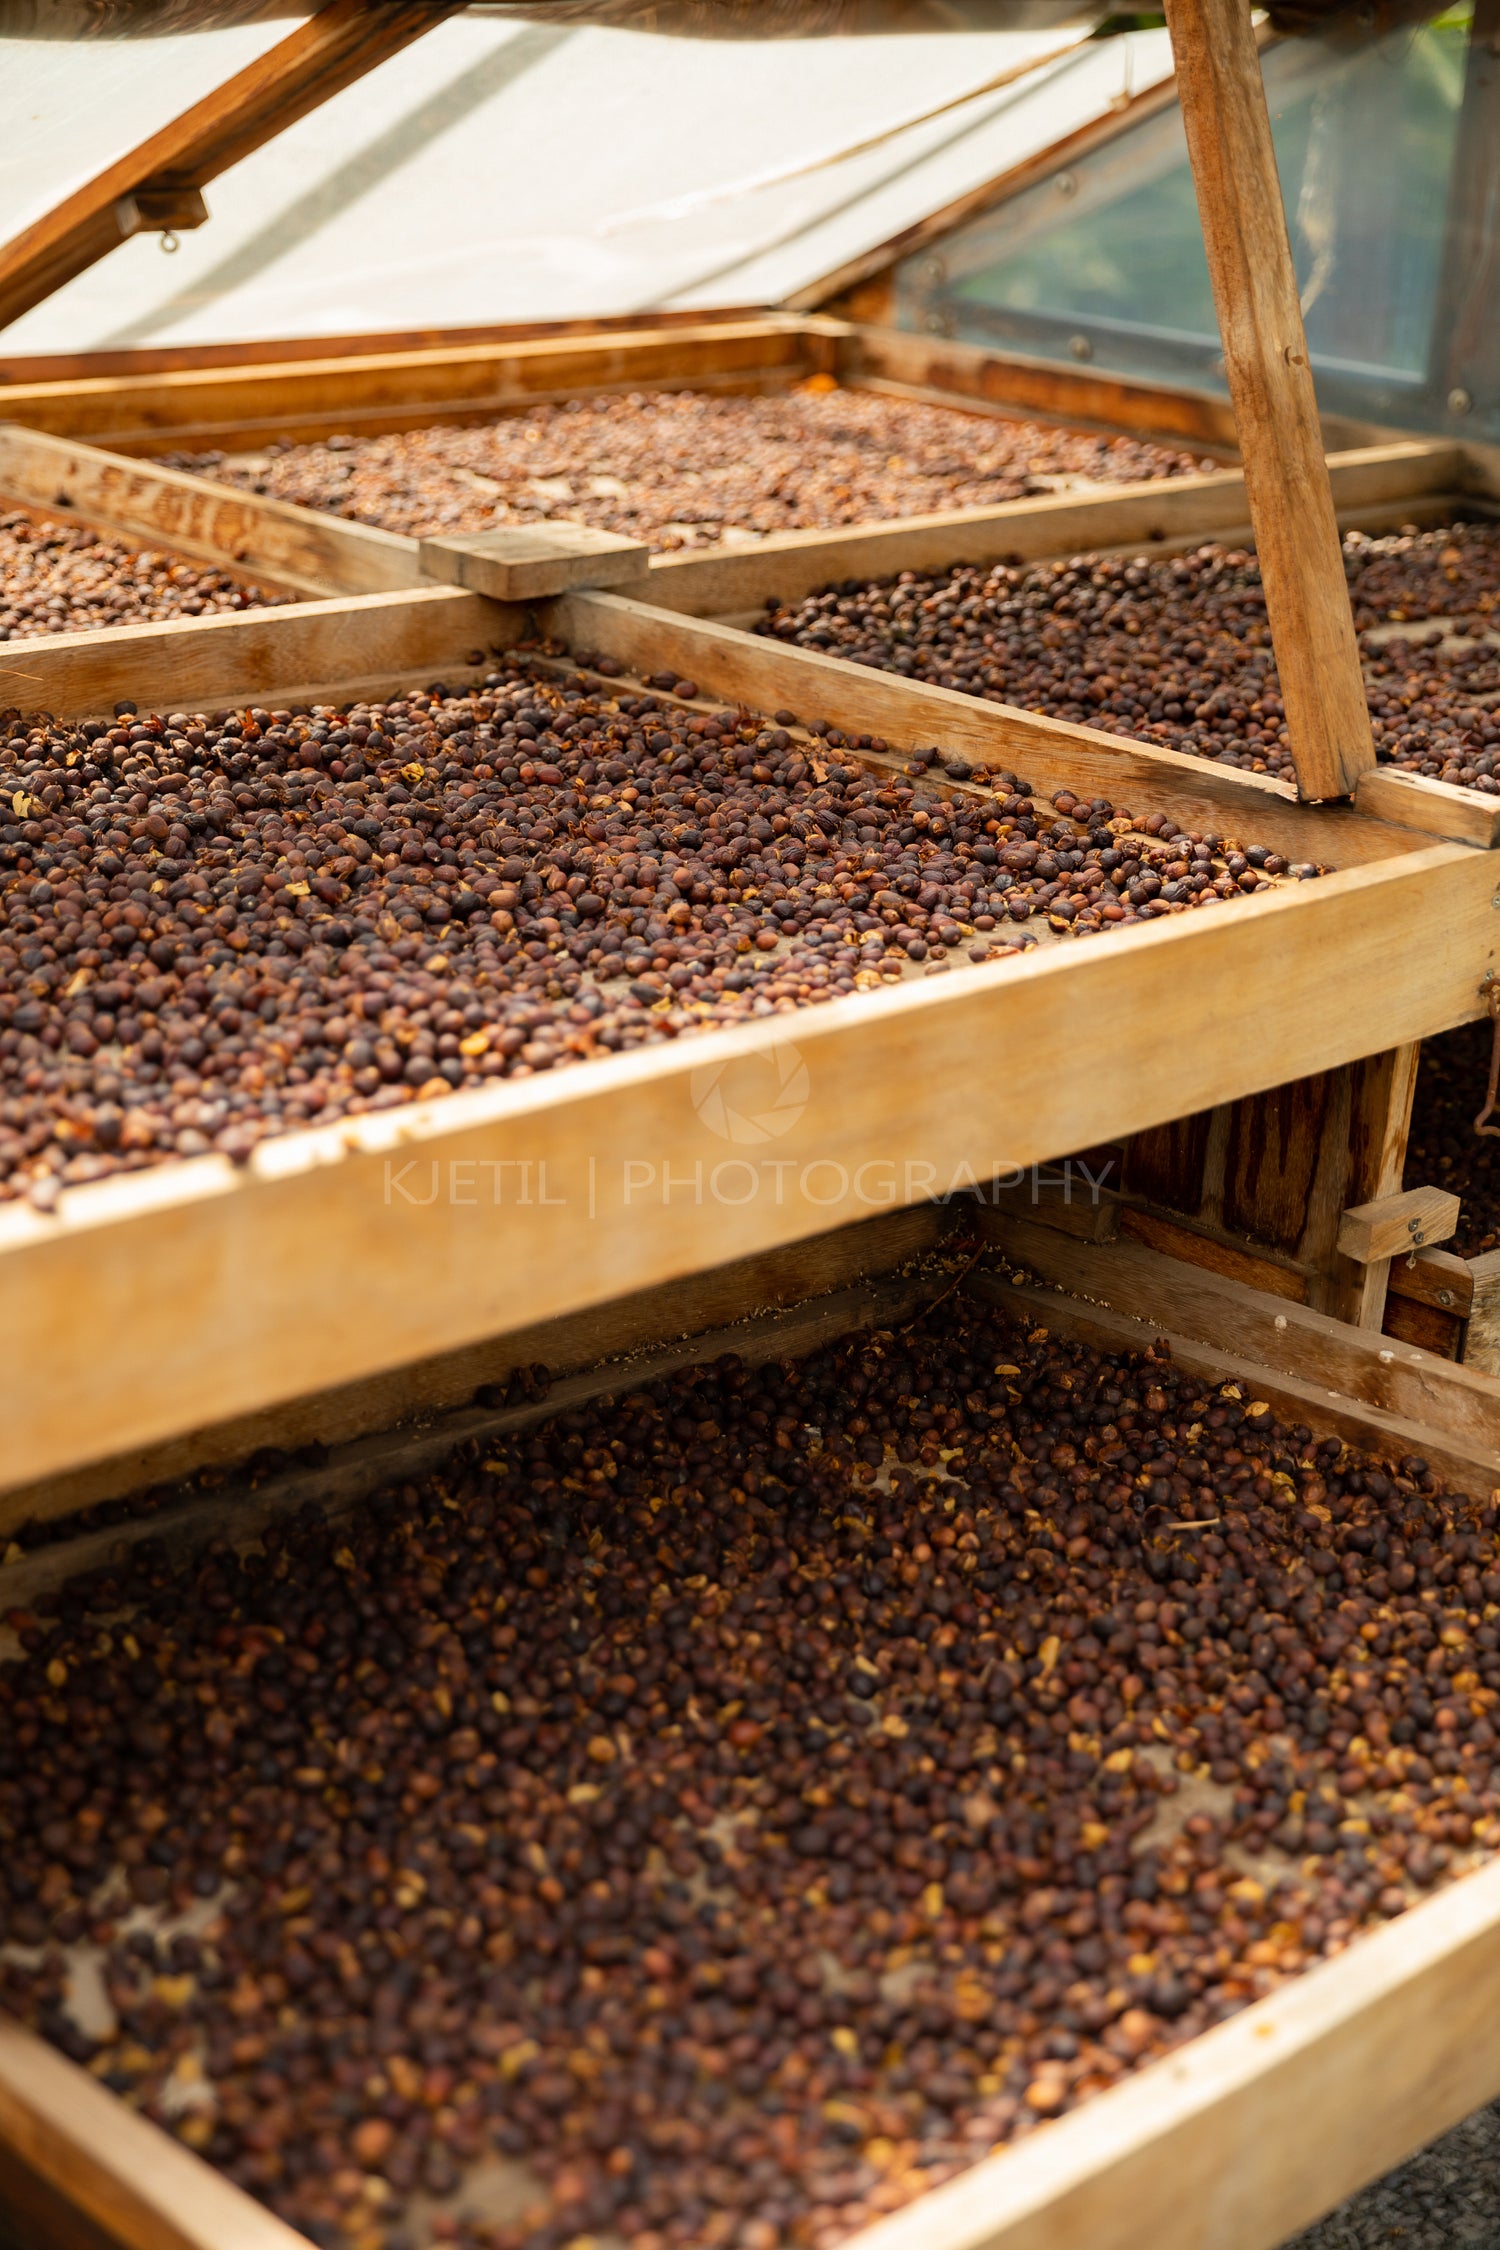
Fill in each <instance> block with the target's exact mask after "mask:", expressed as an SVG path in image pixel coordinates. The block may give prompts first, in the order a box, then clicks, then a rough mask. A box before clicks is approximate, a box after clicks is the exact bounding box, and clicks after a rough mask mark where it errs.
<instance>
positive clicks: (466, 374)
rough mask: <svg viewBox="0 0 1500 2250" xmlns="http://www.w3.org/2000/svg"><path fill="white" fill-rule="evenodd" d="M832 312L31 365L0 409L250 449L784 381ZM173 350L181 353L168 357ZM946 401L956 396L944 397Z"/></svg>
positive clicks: (810, 363) (123, 433) (825, 337)
mask: <svg viewBox="0 0 1500 2250" xmlns="http://www.w3.org/2000/svg"><path fill="white" fill-rule="evenodd" d="M851 334H852V331H851V330H850V328H849V326H848V323H847V322H845V321H836V320H825V319H823V318H822V317H821V316H820V315H818V314H815V313H778V312H765V313H755V314H752V315H750V316H749V317H746V318H740V319H736V320H724V319H722V318H719V319H715V318H714V317H713V316H712V315H704V316H703V318H702V319H701V320H700V321H698V322H697V323H695V324H691V325H686V324H682V323H680V322H678V321H675V320H674V321H670V322H666V323H662V324H660V325H658V324H657V323H655V322H654V321H653V320H651V319H650V318H647V319H645V320H642V321H640V322H639V323H637V324H635V325H633V326H629V327H611V328H606V329H600V330H598V331H595V332H587V333H584V334H581V335H579V334H574V335H561V336H555V335H554V336H548V335H543V336H537V335H535V334H531V335H527V334H522V335H520V336H510V335H508V334H507V333H506V331H505V330H503V329H502V330H498V331H495V332H494V333H493V334H492V336H491V337H490V338H489V339H486V340H478V341H476V340H472V339H471V340H466V341H464V342H447V343H441V342H439V343H431V344H425V345H415V346H411V345H408V346H404V347H400V348H394V349H391V350H386V351H380V350H362V351H358V352H351V353H340V352H338V351H337V349H336V348H335V347H332V346H330V349H329V351H328V353H327V354H326V356H323V357H318V358H305V357H302V356H300V352H301V349H302V347H300V346H299V348H298V356H292V357H288V358H286V359H282V360H277V359H265V358H262V357H260V356H256V357H254V358H251V359H247V360H246V361H244V362H242V363H240V364H238V365H225V364H224V362H223V360H222V358H221V357H220V356H219V355H217V354H212V353H206V354H205V355H204V360H203V363H201V364H199V365H196V366H194V365H183V364H181V363H180V361H179V364H177V365H174V366H170V367H165V368H156V367H152V368H148V369H145V370H143V371H141V372H139V373H124V374H122V373H120V372H118V371H116V370H115V369H114V368H113V366H112V367H111V370H110V371H109V372H101V373H99V374H68V375H63V376H58V377H55V378H52V379H47V378H45V377H43V378H41V379H38V378H36V377H35V376H31V377H28V378H27V379H24V380H21V381H15V382H9V383H5V384H3V385H0V417H3V418H4V419H5V420H8V421H18V422H24V423H26V424H28V425H29V426H30V427H31V428H33V429H41V430H50V431H52V432H54V433H55V434H57V435H59V436H65V437H82V438H100V437H104V438H107V440H108V442H109V443H110V445H111V446H113V447H114V448H115V450H116V451H118V452H126V453H156V452H161V451H164V450H167V449H169V448H174V447H184V446H186V447H193V448H202V447H210V446H226V447H230V448H233V449H236V450H240V451H250V450H255V449H257V448H259V447H261V446H263V445H265V444H267V443H268V442H269V441H271V440H273V439H274V440H278V441H285V442H292V443H296V442H300V441H301V440H303V439H306V438H319V437H326V436H328V435H330V434H331V433H332V432H335V431H348V432H350V433H352V434H354V435H357V436H370V435H373V434H375V433H377V432H380V431H386V430H408V429H413V428H419V427H421V426H423V425H425V424H428V423H435V422H448V423H461V422H476V421H487V420H490V419H491V418H493V417H494V416H495V415H497V414H506V413H514V412H518V411H520V410H521V409H523V408H525V407H528V406H538V405H543V404H545V403H547V402H548V401H550V400H559V399H571V398H578V397H583V396H600V395H605V394H608V393H610V392H620V391H632V390H639V389H648V390H662V389H667V390H688V389H691V390H702V391H716V390H717V391H761V390H784V389H786V388H787V387H788V386H789V385H790V384H792V383H796V382H800V381H802V380H804V379H805V378H806V377H807V376H809V375H820V374H829V373H832V372H834V368H835V358H836V351H837V347H838V345H839V343H840V342H841V341H842V340H843V339H845V338H847V337H848V336H850V335H851ZM181 356H182V357H183V358H186V357H187V355H186V354H184V355H181ZM956 403H959V402H956Z"/></svg>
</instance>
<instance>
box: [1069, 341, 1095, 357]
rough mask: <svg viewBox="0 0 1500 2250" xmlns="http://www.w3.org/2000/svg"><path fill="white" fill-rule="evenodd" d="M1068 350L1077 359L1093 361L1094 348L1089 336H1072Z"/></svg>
mask: <svg viewBox="0 0 1500 2250" xmlns="http://www.w3.org/2000/svg"><path fill="white" fill-rule="evenodd" d="M1068 349H1069V351H1070V352H1071V353H1072V354H1073V357H1074V358H1075V359H1092V358H1093V356H1094V347H1093V345H1092V344H1091V343H1090V342H1089V340H1088V338H1087V336H1070V337H1069V338H1068Z"/></svg>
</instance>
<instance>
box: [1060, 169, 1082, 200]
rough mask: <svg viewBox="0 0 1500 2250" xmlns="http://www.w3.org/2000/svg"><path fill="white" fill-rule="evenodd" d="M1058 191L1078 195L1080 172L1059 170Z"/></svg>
mask: <svg viewBox="0 0 1500 2250" xmlns="http://www.w3.org/2000/svg"><path fill="white" fill-rule="evenodd" d="M1057 192H1058V194H1059V195H1076V194H1077V193H1078V174H1077V173H1076V172H1059V173H1058V175H1057Z"/></svg>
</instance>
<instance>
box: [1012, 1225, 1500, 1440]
mask: <svg viewBox="0 0 1500 2250" xmlns="http://www.w3.org/2000/svg"><path fill="white" fill-rule="evenodd" d="M982 1223H983V1226H984V1229H985V1232H986V1233H987V1235H989V1236H990V1238H991V1239H992V1240H994V1241H995V1242H996V1243H997V1244H998V1246H999V1247H1000V1248H1002V1249H1003V1250H1004V1252H1005V1254H1006V1256H1007V1257H1010V1258H1014V1259H1016V1260H1017V1261H1018V1262H1019V1263H1021V1264H1022V1265H1024V1266H1025V1267H1026V1268H1027V1270H1028V1271H1030V1272H1032V1273H1035V1274H1037V1275H1039V1276H1040V1277H1041V1279H1043V1280H1044V1281H1049V1282H1051V1283H1052V1284H1053V1285H1054V1286H1055V1287H1057V1288H1061V1289H1066V1290H1068V1291H1070V1292H1071V1293H1072V1294H1074V1295H1076V1296H1085V1297H1089V1298H1093V1299H1095V1300H1097V1301H1098V1302H1100V1303H1103V1304H1107V1305H1111V1306H1113V1307H1114V1309H1115V1310H1116V1311H1117V1312H1122V1313H1128V1314H1130V1315H1131V1316H1132V1318H1134V1319H1137V1320H1143V1321H1145V1322H1147V1323H1148V1324H1153V1323H1154V1324H1155V1325H1156V1326H1157V1327H1158V1328H1160V1329H1162V1330H1170V1331H1171V1332H1172V1333H1173V1334H1174V1335H1177V1336H1183V1337H1188V1338H1191V1339H1192V1340H1193V1341H1194V1342H1196V1343H1200V1344H1204V1345H1207V1346H1208V1347H1209V1348H1210V1349H1211V1350H1214V1351H1220V1352H1233V1353H1236V1354H1238V1355H1239V1356H1240V1357H1241V1358H1242V1359H1247V1360H1253V1361H1255V1362H1256V1363H1257V1364H1259V1365H1261V1366H1263V1367H1265V1368H1267V1369H1269V1370H1270V1371H1271V1372H1273V1373H1275V1374H1278V1375H1284V1376H1288V1377H1291V1378H1292V1379H1293V1380H1295V1381H1297V1382H1300V1383H1304V1384H1306V1385H1308V1386H1309V1387H1310V1388H1312V1389H1314V1390H1320V1391H1324V1392H1335V1393H1337V1394H1338V1395H1339V1396H1340V1397H1342V1398H1344V1399H1347V1400H1353V1401H1355V1402H1356V1403H1357V1404H1359V1405H1362V1406H1367V1407H1378V1408H1379V1409H1380V1410H1381V1411H1382V1412H1383V1413H1387V1414H1394V1415H1397V1416H1399V1417H1400V1418H1401V1419H1402V1420H1404V1421H1408V1422H1414V1423H1422V1424H1425V1425H1428V1426H1430V1427H1433V1428H1438V1429H1441V1430H1443V1431H1445V1432H1446V1434H1447V1437H1448V1440H1449V1442H1450V1443H1451V1444H1454V1445H1461V1446H1462V1447H1463V1448H1464V1449H1465V1450H1466V1451H1467V1453H1468V1455H1469V1457H1470V1458H1471V1459H1472V1460H1479V1459H1483V1460H1485V1461H1493V1462H1494V1464H1495V1479H1494V1481H1495V1482H1496V1483H1500V1382H1497V1381H1496V1380H1495V1379H1494V1378H1493V1377H1491V1376H1488V1375H1483V1374H1480V1373H1477V1372H1476V1371H1475V1370H1474V1369H1473V1368H1469V1367H1458V1366H1455V1365H1454V1363H1453V1362H1452V1361H1451V1360H1446V1359H1439V1358H1435V1357H1433V1355H1431V1354H1430V1353H1427V1352H1423V1351H1417V1350H1414V1349H1413V1348H1412V1347H1410V1346H1408V1345H1403V1344H1398V1343H1394V1342H1393V1341H1392V1340H1391V1339H1390V1338H1388V1337H1385V1336H1382V1335H1381V1334H1379V1332H1378V1331H1376V1332H1372V1331H1370V1330H1367V1329H1363V1328H1352V1327H1350V1326H1349V1325H1348V1323H1347V1322H1344V1321H1340V1320H1333V1319H1331V1318H1330V1317H1329V1315H1328V1314H1326V1313H1320V1312H1315V1311H1314V1310H1313V1309H1312V1308H1311V1307H1310V1306H1308V1305H1298V1304H1293V1303H1292V1302H1290V1301H1289V1300H1288V1299H1287V1298H1284V1297H1275V1296H1272V1295H1270V1294H1269V1293H1268V1292H1267V1291H1264V1290H1258V1289H1247V1288H1246V1287H1244V1285H1243V1284H1242V1283H1240V1282H1237V1281H1230V1280H1226V1279H1224V1278H1223V1277H1222V1276H1220V1275H1218V1274H1210V1273H1208V1272H1206V1271H1204V1270H1203V1269H1202V1268H1201V1267H1197V1266H1189V1265H1185V1264H1183V1263H1182V1262H1181V1261H1179V1260H1178V1259H1176V1258H1164V1257H1161V1256H1158V1255H1157V1254H1156V1253H1155V1252H1154V1251H1150V1250H1144V1249H1138V1248H1137V1247H1136V1246H1135V1244H1133V1243H1131V1242H1128V1241H1126V1240H1124V1239H1123V1237H1122V1239H1121V1240H1120V1241H1118V1242H1113V1243H1103V1244H1095V1243H1083V1242H1078V1241H1075V1240H1073V1239H1071V1238H1070V1237H1068V1236H1066V1235H1061V1234H1056V1233H1053V1232H1051V1231H1049V1230H1048V1229H1045V1228H1042V1227H1037V1226H1033V1225H1032V1224H1031V1223H1030V1222H1029V1221H1027V1220H1018V1219H1011V1218H1009V1217H1008V1216H1007V1215H1006V1214H1005V1212H1003V1211H996V1212H991V1211H986V1212H984V1213H983V1215H982Z"/></svg>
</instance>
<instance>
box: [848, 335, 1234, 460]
mask: <svg viewBox="0 0 1500 2250" xmlns="http://www.w3.org/2000/svg"><path fill="white" fill-rule="evenodd" d="M842 365H843V367H844V369H845V370H846V371H847V379H848V380H849V381H851V382H854V383H872V382H877V381H879V380H880V379H882V378H885V379H888V380H892V381H895V382H898V383H900V384H902V385H904V386H909V387H913V388H916V389H920V390H930V391H940V392H943V393H945V394H947V395H949V396H951V397H952V398H953V399H954V400H955V402H956V401H958V400H961V399H963V398H966V397H967V398H975V399H982V400H984V401H985V402H986V403H988V404H990V405H994V406H1008V407H1014V408H1016V409H1017V410H1018V411H1019V412H1021V413H1023V414H1027V415H1040V416H1041V418H1042V419H1043V420H1044V421H1054V422H1070V423H1077V422H1079V421H1083V422H1086V423H1088V422H1092V423H1095V424H1098V425H1100V426H1103V427H1108V428H1111V429H1116V430H1130V431H1132V432H1134V433H1136V434H1137V435H1139V436H1142V437H1154V438H1161V439H1165V440H1166V441H1168V442H1169V443H1170V442H1172V441H1175V442H1176V443H1178V444H1179V445H1187V446H1195V445H1204V446H1207V447H1209V448H1210V449H1211V450H1213V451H1218V450H1220V449H1223V450H1225V451H1228V452H1232V451H1233V450H1234V447H1235V442H1236V441H1235V427H1234V416H1233V414H1232V413H1231V412H1230V409H1229V408H1228V407H1227V406H1226V405H1225V403H1224V401H1223V399H1221V398H1214V397H1212V396H1211V395H1210V394H1209V393H1208V392H1206V391H1203V392H1200V391H1186V390H1174V389H1172V388H1170V387H1169V386H1167V385H1165V384H1155V383H1140V382H1136V381H1134V380H1133V379H1132V378H1131V377H1130V376H1128V375H1098V374H1093V373H1091V372H1086V371H1085V370H1083V369H1081V368H1075V367H1060V366H1058V365H1056V364H1055V363H1054V362H1053V361H1052V360H1046V359H1033V358H1030V357H1028V356H1027V355H1025V354H1023V353H1017V352H995V351H990V350H988V349H986V347H985V346H984V345H982V344H958V343H950V342H948V341H947V340H946V339H944V338H942V337H938V336H919V335H916V334H914V333H913V332H912V331H910V330H908V329H904V328H882V327H872V326H867V325H864V324H861V325H860V326H859V327H858V328H857V329H856V331H855V334H854V337H853V339H852V340H851V341H850V342H849V343H848V344H846V345H845V346H844V347H843V358H842Z"/></svg>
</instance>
